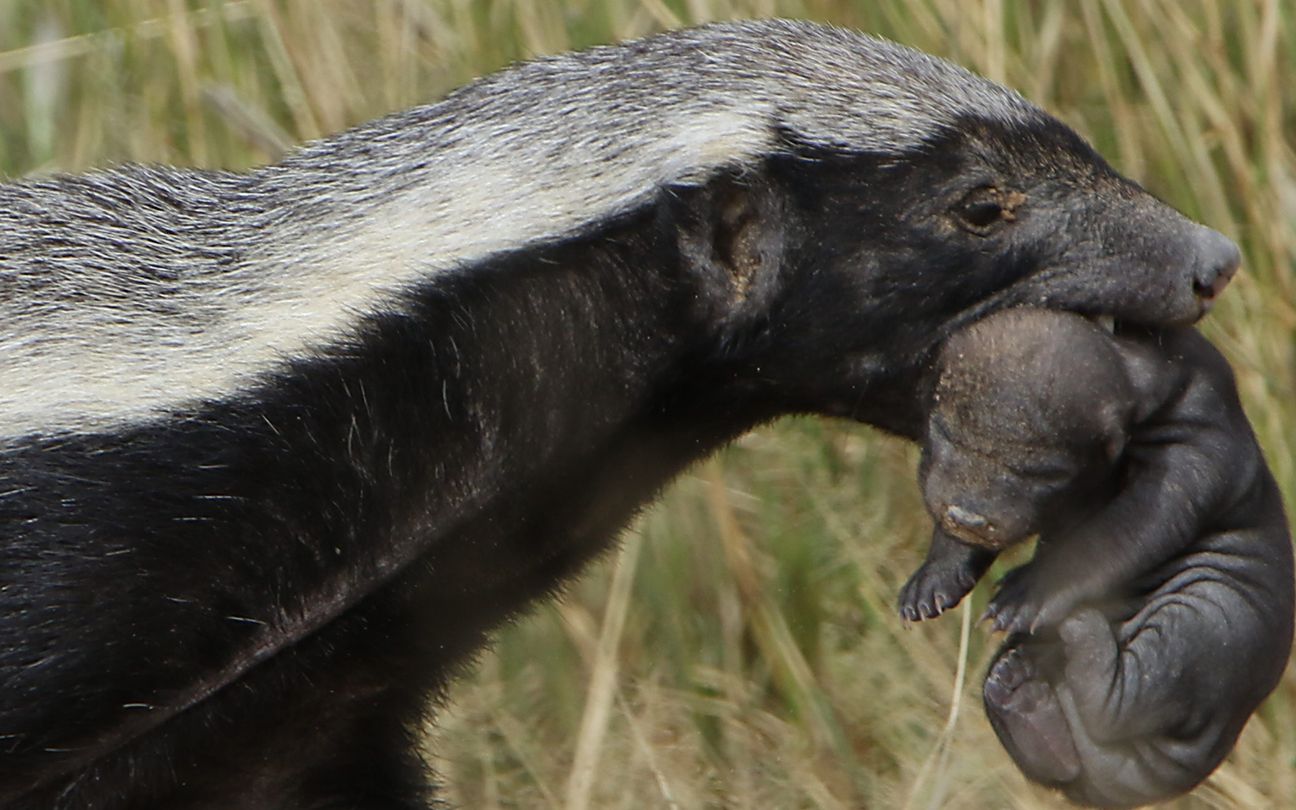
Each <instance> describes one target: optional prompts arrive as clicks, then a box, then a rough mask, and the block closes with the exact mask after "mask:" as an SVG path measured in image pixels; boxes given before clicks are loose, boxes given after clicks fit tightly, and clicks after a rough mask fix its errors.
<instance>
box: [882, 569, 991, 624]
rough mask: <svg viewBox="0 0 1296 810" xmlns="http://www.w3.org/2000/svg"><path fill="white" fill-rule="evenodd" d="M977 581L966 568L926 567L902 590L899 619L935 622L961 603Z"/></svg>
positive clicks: (919, 570) (976, 575)
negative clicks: (931, 620)
mask: <svg viewBox="0 0 1296 810" xmlns="http://www.w3.org/2000/svg"><path fill="white" fill-rule="evenodd" d="M978 578H979V574H978V573H977V572H975V571H972V570H969V569H968V568H967V567H965V566H951V567H946V566H940V565H933V564H930V563H927V564H924V565H923V566H922V567H920V568H919V569H918V570H917V571H915V572H914V573H913V576H911V577H909V581H908V582H906V583H905V584H904V587H903V588H901V589H900V601H899V608H900V617H901V618H902V619H904V620H905V621H908V622H920V621H922V620H923V619H934V618H936V617H937V616H939V615H941V614H942V613H944V612H945V611H947V610H949V609H950V608H952V607H954V606H956V605H957V604H958V603H959V602H961V601H962V600H963V597H965V596H967V595H968V592H969V591H971V590H972V588H973V586H975V585H976V582H977V579H978Z"/></svg>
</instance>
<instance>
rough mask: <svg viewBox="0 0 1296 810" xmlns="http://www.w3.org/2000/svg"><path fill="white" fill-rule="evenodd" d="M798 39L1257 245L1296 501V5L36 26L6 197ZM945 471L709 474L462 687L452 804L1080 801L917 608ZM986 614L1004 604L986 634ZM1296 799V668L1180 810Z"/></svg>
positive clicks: (1168, 3)
mask: <svg viewBox="0 0 1296 810" xmlns="http://www.w3.org/2000/svg"><path fill="white" fill-rule="evenodd" d="M773 14H779V15H784V16H798V17H811V18H816V19H822V20H829V21H832V22H836V23H840V24H843V25H847V26H852V27H857V28H860V29H864V30H867V31H871V32H874V33H877V34H881V35H884V36H887V37H890V38H893V39H896V40H898V41H900V42H903V43H906V44H909V45H913V46H916V47H918V48H922V49H925V50H929V51H932V52H934V53H937V54H940V55H942V56H946V57H949V58H951V59H953V60H955V61H958V62H961V63H963V64H965V65H967V66H968V67H971V68H973V69H975V70H977V71H979V72H981V73H983V74H985V75H987V76H989V77H991V78H993V79H996V80H999V81H1002V82H1005V83H1007V84H1009V85H1012V86H1014V87H1017V88H1018V89H1020V90H1021V91H1022V92H1023V93H1024V94H1025V95H1026V96H1028V97H1029V98H1031V99H1033V100H1034V101H1036V102H1037V103H1039V104H1041V105H1042V106H1044V107H1045V108H1048V109H1050V110H1052V111H1053V112H1055V113H1056V114H1058V115H1059V116H1060V117H1061V118H1063V119H1065V120H1066V121H1068V122H1069V123H1071V124H1072V125H1074V126H1075V127H1076V128H1077V129H1079V130H1080V131H1081V132H1082V133H1084V134H1085V135H1086V136H1088V137H1089V138H1091V139H1092V140H1093V142H1094V143H1095V144H1096V145H1097V146H1098V148H1099V149H1100V150H1101V151H1102V152H1103V153H1104V154H1105V155H1106V156H1107V157H1108V158H1109V159H1110V160H1111V161H1112V162H1113V163H1114V164H1115V165H1116V166H1117V167H1118V168H1119V169H1121V170H1122V171H1123V172H1125V173H1126V174H1128V175H1130V176H1132V177H1134V178H1136V179H1137V180H1139V181H1140V182H1142V183H1143V184H1145V185H1146V186H1147V187H1149V188H1150V189H1152V190H1153V191H1154V192H1155V193H1157V194H1158V195H1160V196H1161V197H1163V198H1164V199H1166V200H1168V201H1169V202H1170V203H1172V204H1174V205H1175V206H1177V207H1179V208H1180V209H1182V210H1183V211H1185V212H1186V213H1188V214H1190V215H1191V216H1194V217H1196V218H1199V219H1201V220H1203V221H1206V222H1208V223H1210V224H1211V225H1213V226H1215V227H1217V228H1219V229H1221V230H1223V231H1225V232H1226V233H1228V234H1230V235H1231V236H1233V237H1235V238H1236V239H1237V240H1238V241H1239V242H1240V243H1241V245H1242V246H1243V249H1244V252H1245V255H1246V270H1247V272H1246V273H1245V274H1244V275H1243V276H1242V277H1241V278H1240V279H1239V280H1238V281H1237V282H1235V283H1234V285H1233V287H1232V288H1231V289H1230V291H1229V294H1228V295H1226V296H1225V298H1224V300H1223V302H1222V303H1221V305H1220V306H1219V308H1218V310H1217V312H1216V314H1215V315H1213V316H1212V317H1211V318H1210V319H1209V322H1208V323H1207V324H1206V326H1205V329H1206V331H1207V333H1208V334H1209V335H1210V336H1211V337H1212V338H1213V339H1215V340H1216V341H1217V342H1218V343H1219V344H1220V345H1221V346H1222V348H1223V349H1224V350H1225V352H1226V353H1227V354H1228V356H1229V358H1230V359H1231V360H1232V362H1233V363H1234V365H1235V367H1236V369H1237V371H1238V377H1239V383H1240V385H1241V388H1242V391H1243V395H1244V399H1245V401H1246V405H1247V407H1248V411H1249V413H1250V415H1251V417H1252V419H1253V420H1254V422H1255V424H1256V428H1257V431H1258V433H1259V434H1260V436H1261V439H1262V441H1263V443H1264V445H1265V447H1266V449H1267V452H1268V454H1269V458H1270V461H1271V462H1272V464H1273V465H1274V468H1275V472H1276V473H1277V474H1278V477H1279V480H1280V482H1281V484H1282V486H1283V489H1284V492H1285V493H1286V495H1287V498H1288V503H1289V504H1290V503H1291V497H1292V495H1293V493H1296V488H1294V486H1296V470H1294V469H1293V464H1294V463H1296V454H1293V447H1292V445H1291V442H1292V441H1293V438H1292V426H1293V424H1294V423H1293V413H1294V409H1296V397H1294V396H1293V394H1294V393H1296V392H1293V379H1294V375H1293V371H1294V368H1293V357H1292V347H1293V339H1292V338H1293V335H1292V332H1293V329H1294V328H1296V309H1294V308H1293V302H1294V301H1296V298H1294V297H1293V295H1292V291H1293V285H1294V284H1296V275H1294V274H1293V251H1294V250H1296V226H1294V225H1293V223H1296V184H1294V176H1296V156H1294V155H1293V150H1292V144H1291V143H1290V141H1289V138H1288V135H1289V133H1291V132H1292V131H1293V124H1296V121H1294V120H1293V118H1294V116H1296V83H1293V82H1292V81H1291V79H1292V77H1293V76H1296V18H1294V15H1296V9H1293V8H1292V7H1291V4H1290V3H1288V2H1285V1H1283V2H1280V1H1279V0H1186V1H1184V2H1180V1H1179V0H1145V2H1140V3H1123V2H1118V0H1082V1H1081V2H1074V3H1061V2H1048V1H1047V0H1038V1H1037V2H1005V1H1004V0H854V1H852V0H802V1H801V2H794V1H792V0H789V1H788V2H781V1H779V0H735V2H720V0H569V2H559V0H494V2H476V1H475V0H380V1H379V2H371V0H240V1H239V2H219V0H207V1H206V2H204V1H203V0H7V2H0V173H3V174H6V175H9V176H21V175H24V174H28V173H35V172H46V171H52V170H79V169H84V168H88V167H92V166H100V165H104V164H108V163H115V162H121V161H147V162H166V163H174V164H185V165H203V166H219V167H227V168H241V167H247V166H250V165H253V164H256V163H260V162H264V161H267V160H272V159H274V158H275V157H276V156H277V155H279V154H280V153H281V152H282V151H283V150H285V149H286V148H289V147H290V145H291V144H293V143H296V142H298V141H300V140H302V139H307V138H313V137H317V136H320V135H323V134H326V133H329V132H331V131H334V130H337V129H339V128H342V127H345V126H347V125H349V124H352V123H355V122H358V121H361V120H363V119H366V118H369V117H372V116H375V115H377V114H380V113H383V112H385V111H388V110H392V109H395V108H399V107H403V106H407V105H410V104H414V103H418V102H422V101H427V100H431V99H435V98H436V97H437V96H438V95H440V94H442V93H443V92H445V91H446V90H448V89H449V88H451V87H453V86H455V85H457V84H460V83H462V82H464V81H466V80H468V79H470V78H471V77H473V76H476V75H479V74H481V73H484V72H487V71H490V70H493V69H495V68H498V67H500V66H501V65H504V64H505V63H507V62H509V61H512V60H516V59H520V58H525V57H528V56H531V55H534V54H541V53H550V52H554V51H559V50H564V49H568V48H572V47H579V46H584V45H588V44H592V43H596V42H607V41H612V40H616V39H621V38H626V37H631V36H638V35H642V34H646V33H649V32H652V31H656V30H659V29H663V28H669V27H675V26H680V25H686V24H691V23H695V22H700V21H704V20H711V19H720V18H730V17H748V16H767V15H773ZM913 461H914V459H913V453H912V451H911V449H910V448H908V447H906V446H904V445H902V444H900V443H898V442H895V441H893V440H888V439H886V438H884V437H881V436H878V435H876V434H873V433H870V432H869V431H868V430H866V429H864V428H862V427H859V426H855V425H847V424H839V423H825V422H818V421H812V420H793V421H788V422H784V423H781V424H779V425H776V426H773V427H770V428H768V429H765V430H761V431H759V432H757V433H755V434H753V435H751V436H749V437H747V438H745V439H744V440H742V441H741V442H739V443H738V444H737V445H736V446H735V447H733V448H731V449H730V450H728V451H726V452H725V453H723V454H721V455H720V456H719V457H718V458H716V459H713V460H711V461H709V462H707V463H705V464H703V465H700V466H699V467H698V468H696V469H694V470H693V471H692V472H691V473H690V474H689V475H688V476H686V477H685V478H684V479H683V480H682V481H681V482H680V483H679V484H678V485H677V486H676V487H674V488H673V489H672V491H671V492H670V493H669V495H668V497H667V498H666V499H665V501H664V502H663V503H662V504H661V505H659V506H658V507H657V508H654V509H653V510H652V511H651V512H649V513H648V514H647V515H646V516H645V517H644V518H643V519H642V520H641V521H640V522H639V523H638V525H637V526H636V528H635V529H634V530H633V531H632V532H630V533H629V534H628V536H627V538H626V540H625V542H624V543H623V545H622V548H621V550H620V552H619V553H617V554H615V555H610V556H609V558H608V560H607V561H606V562H605V563H603V564H600V565H596V566H595V567H594V568H593V569H592V570H591V571H590V573H589V575H588V576H586V577H585V578H584V579H582V580H581V581H580V582H578V583H576V584H574V585H573V586H572V587H571V588H570V589H569V591H568V592H567V594H566V596H565V598H564V599H563V600H562V601H560V602H555V603H551V604H546V605H543V606H541V607H540V608H539V609H537V610H536V611H535V612H534V614H533V615H532V616H531V617H529V618H527V619H526V620H524V621H521V622H519V623H518V624H517V625H515V626H513V627H510V628H508V629H506V630H505V631H504V632H501V633H500V634H499V641H498V643H497V645H496V647H495V649H494V650H493V651H492V652H490V653H489V654H486V655H483V656H482V659H481V661H480V663H479V665H478V666H477V667H476V669H475V670H474V671H473V672H472V674H471V675H470V676H469V677H467V678H465V679H464V681H463V682H462V683H461V684H460V685H459V686H458V687H457V688H456V689H455V690H454V692H453V694H452V695H451V704H450V706H449V707H448V708H447V709H446V710H444V711H442V712H441V714H440V715H439V718H438V720H437V723H436V727H435V728H430V729H429V731H430V734H429V751H430V752H431V754H432V756H433V759H434V761H435V763H436V765H437V767H438V769H439V771H440V773H441V774H442V777H443V779H444V781H445V782H446V784H447V787H446V791H445V793H446V797H447V798H448V799H450V800H451V801H453V802H454V803H455V804H456V805H457V806H460V807H465V808H485V809H490V808H506V807H508V808H514V807H516V808H570V809H571V810H578V809H579V808H643V807H667V808H699V807H716V808H720V807H732V808H757V807H760V808H800V807H822V808H855V807H878V808H889V807H912V808H919V807H922V808H927V807H943V808H983V807H1018V808H1028V807H1051V806H1059V807H1060V806H1063V805H1062V803H1061V802H1058V801H1057V800H1056V799H1054V798H1053V797H1052V796H1050V795H1049V794H1048V793H1046V792H1044V791H1040V790H1037V789H1035V788H1033V787H1031V786H1029V785H1027V784H1026V782H1025V781H1024V780H1023V779H1022V778H1021V777H1020V776H1019V775H1018V774H1017V772H1016V770H1015V769H1014V768H1013V767H1012V766H1011V764H1010V762H1009V760H1008V758H1007V756H1006V755H1005V754H1004V753H1003V751H1002V750H1001V749H1000V747H999V745H998V744H997V742H996V741H995V739H994V736H993V734H992V732H991V731H990V728H989V725H988V723H987V722H986V720H985V718H984V715H983V713H982V711H981V707H980V681H981V676H982V675H983V673H984V670H985V666H986V663H987V660H988V656H989V655H990V653H991V652H992V651H993V649H994V648H995V646H996V644H997V640H996V639H994V638H992V637H990V635H989V634H988V633H987V632H986V631H985V630H984V629H983V628H981V627H972V628H971V631H970V632H967V623H966V620H967V618H968V617H969V615H971V614H970V613H969V611H968V610H960V612H959V613H957V614H955V615H953V616H950V617H947V618H945V619H943V620H941V621H940V622H936V623H934V624H931V625H930V626H920V627H914V628H906V627H904V626H902V625H901V623H900V621H899V620H898V619H897V618H896V616H895V615H894V611H893V610H892V603H893V601H894V597H895V594H896V591H897V589H898V587H899V585H900V583H901V582H903V580H904V578H905V576H906V575H907V574H908V572H909V571H910V570H912V568H913V567H914V566H915V565H916V564H917V563H918V561H919V559H920V554H921V548H922V547H923V545H924V543H925V541H926V538H927V531H928V526H927V521H926V519H925V517H924V515H923V511H922V509H921V505H920V503H919V501H918V498H917V493H916V490H915V487H914V485H913V483H912V479H913ZM984 599H985V589H984V587H983V588H982V589H980V590H978V592H977V596H976V599H975V600H973V602H974V603H973V605H972V607H971V608H970V610H971V611H978V610H979V609H980V607H981V605H982V604H983V603H984ZM961 621H962V622H963V624H962V625H961V624H960V622H961ZM961 635H962V639H961ZM964 664H965V665H966V668H965V671H963V670H961V669H960V667H961V665H964ZM961 672H962V688H961V689H958V688H957V683H956V682H957V680H958V678H959V677H960V673H961ZM1293 796H1296V674H1293V673H1289V674H1288V677H1287V679H1286V680H1285V681H1284V683H1283V685H1282V686H1281V688H1280V689H1279V691H1278V693H1277V694H1276V695H1275V696H1274V698H1272V699H1271V700H1270V701H1269V703H1268V704H1267V705H1266V706H1265V708H1264V709H1263V710H1262V712H1261V713H1260V714H1259V715H1258V716H1257V718H1256V719H1255V720H1253V721H1252V723H1251V724H1250V726H1249V727H1248V729H1247V731H1246V733H1245V735H1244V736H1243V739H1242V741H1241V744H1240V745H1239V747H1238V750H1237V751H1236V752H1235V753H1234V755H1233V756H1232V757H1231V758H1230V760H1229V761H1228V763H1227V764H1226V765H1225V766H1224V767H1223V768H1222V769H1221V770H1220V771H1219V772H1218V773H1217V774H1216V775H1215V776H1214V777H1212V778H1211V780H1210V781H1209V782H1208V783H1207V784H1206V785H1205V786H1203V787H1202V788H1200V789H1199V790H1198V791H1197V792H1196V793H1195V794H1194V795H1193V796H1192V797H1190V798H1188V799H1184V800H1181V801H1180V802H1178V803H1175V805H1174V806H1177V807H1220V808H1239V807H1246V808H1260V807H1265V808H1268V807H1279V806H1289V805H1290V803H1291V801H1292V797H1293Z"/></svg>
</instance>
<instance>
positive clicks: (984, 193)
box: [954, 186, 1013, 235]
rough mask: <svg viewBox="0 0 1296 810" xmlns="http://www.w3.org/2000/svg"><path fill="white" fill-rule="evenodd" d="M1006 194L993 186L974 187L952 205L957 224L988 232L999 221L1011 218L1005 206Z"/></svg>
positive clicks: (1008, 209) (971, 229) (1010, 211)
mask: <svg viewBox="0 0 1296 810" xmlns="http://www.w3.org/2000/svg"><path fill="white" fill-rule="evenodd" d="M1005 198H1006V195H1005V194H1004V193H1003V192H1002V191H1000V190H999V189H997V188H994V187H993V186H984V187H982V188H978V189H974V190H973V191H971V192H970V193H969V194H968V195H967V196H966V197H964V198H963V199H962V200H960V201H959V203H958V205H956V206H955V207H954V213H955V214H956V215H957V216H958V219H959V224H960V225H962V226H963V227H964V228H965V229H967V230H969V231H971V232H973V233H976V234H982V235H984V234H988V233H990V231H992V230H993V229H994V228H995V226H997V225H999V224H1000V223H1003V222H1006V221H1009V220H1012V219H1013V214H1012V209H1010V208H1008V207H1006V205H1005V202H1006V199H1005Z"/></svg>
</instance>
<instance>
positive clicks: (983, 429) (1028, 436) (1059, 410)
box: [919, 308, 1134, 549]
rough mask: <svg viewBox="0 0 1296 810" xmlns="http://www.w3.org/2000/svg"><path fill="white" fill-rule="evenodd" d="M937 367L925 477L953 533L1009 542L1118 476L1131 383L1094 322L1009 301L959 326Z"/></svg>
mask: <svg viewBox="0 0 1296 810" xmlns="http://www.w3.org/2000/svg"><path fill="white" fill-rule="evenodd" d="M937 368H938V370H939V379H938V380H937V383H936V387H935V391H934V393H933V397H932V406H931V411H930V414H929V416H928V429H927V435H926V441H925V443H924V445H923V457H922V463H921V465H920V470H919V478H920V481H921V483H922V489H923V497H924V499H925V500H926V503H927V508H928V510H929V511H930V513H931V515H932V517H933V518H934V519H935V520H936V521H937V522H938V523H940V525H941V528H942V529H944V530H945V532H946V533H947V534H950V535H952V536H953V537H956V538H958V539H960V540H962V541H964V542H967V543H970V544H973V545H978V546H983V547H987V548H993V549H1000V548H1004V547H1005V546H1008V545H1012V544H1013V543H1018V542H1021V541H1023V540H1025V539H1027V538H1028V537H1030V536H1031V535H1034V534H1036V533H1038V532H1040V531H1042V530H1045V529H1046V528H1048V527H1049V526H1051V525H1057V523H1058V522H1060V521H1065V520H1067V519H1069V518H1068V515H1069V513H1074V512H1075V511H1076V510H1077V509H1079V510H1081V511H1082V510H1083V509H1084V504H1085V502H1086V501H1087V500H1090V501H1091V500H1092V499H1086V498H1085V497H1084V496H1085V495H1086V494H1089V493H1093V492H1094V491H1095V490H1096V488H1097V487H1100V486H1102V485H1103V484H1104V482H1107V481H1109V480H1110V479H1111V473H1112V469H1113V465H1114V464H1115V462H1116V460H1117V458H1118V457H1119V456H1120V454H1121V451H1122V449H1123V448H1124V445H1125V442H1126V439H1127V438H1128V433H1127V431H1128V429H1129V426H1130V424H1131V421H1132V419H1133V412H1134V390H1133V386H1132V385H1131V383H1130V381H1129V379H1128V377H1127V376H1126V372H1125V368H1124V365H1123V364H1122V363H1121V361H1120V357H1119V356H1118V354H1117V350H1116V348H1115V345H1114V344H1113V342H1112V340H1111V338H1110V337H1109V336H1108V335H1107V334H1106V333H1105V332H1104V331H1102V329H1101V328H1100V327H1098V326H1097V325H1095V324H1093V323H1091V322H1090V321H1088V320H1085V319H1084V318H1081V317H1079V316H1077V315H1072V314H1068V313H1061V312H1052V311H1048V310H1038V309H1026V308H1021V309H1010V310H1006V311H1004V312H1000V313H998V314H996V315H992V316H990V317H989V318H986V319H985V320H983V321H980V322H978V323H976V324H974V325H972V326H971V327H969V328H967V329H964V330H962V331H961V332H959V333H957V334H955V335H954V336H953V337H952V338H951V339H950V340H949V342H948V343H947V344H946V345H945V346H944V347H943V348H942V349H941V352H940V356H939V360H938V363H937Z"/></svg>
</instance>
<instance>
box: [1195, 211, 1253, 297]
mask: <svg viewBox="0 0 1296 810" xmlns="http://www.w3.org/2000/svg"><path fill="white" fill-rule="evenodd" d="M1196 242H1197V245H1196V248H1197V251H1196V254H1197V262H1196V267H1195V268H1194V270H1193V292H1195V293H1196V294H1197V297H1198V298H1199V299H1201V300H1202V302H1203V303H1205V304H1207V305H1208V306H1209V305H1210V303H1211V302H1212V301H1214V300H1215V298H1216V297H1218V296H1219V294H1220V293H1222V292H1224V288H1225V287H1227V286H1228V283H1229V281H1231V280H1232V279H1233V276H1235V275H1237V271H1238V268H1239V267H1241V266H1242V251H1240V250H1238V246H1237V245H1236V244H1234V242H1233V240H1232V239H1229V238H1228V237H1227V236H1225V235H1224V234H1222V233H1220V232H1219V231H1214V230H1211V229H1210V228H1202V229H1201V230H1200V231H1198V233H1197V239H1196Z"/></svg>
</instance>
